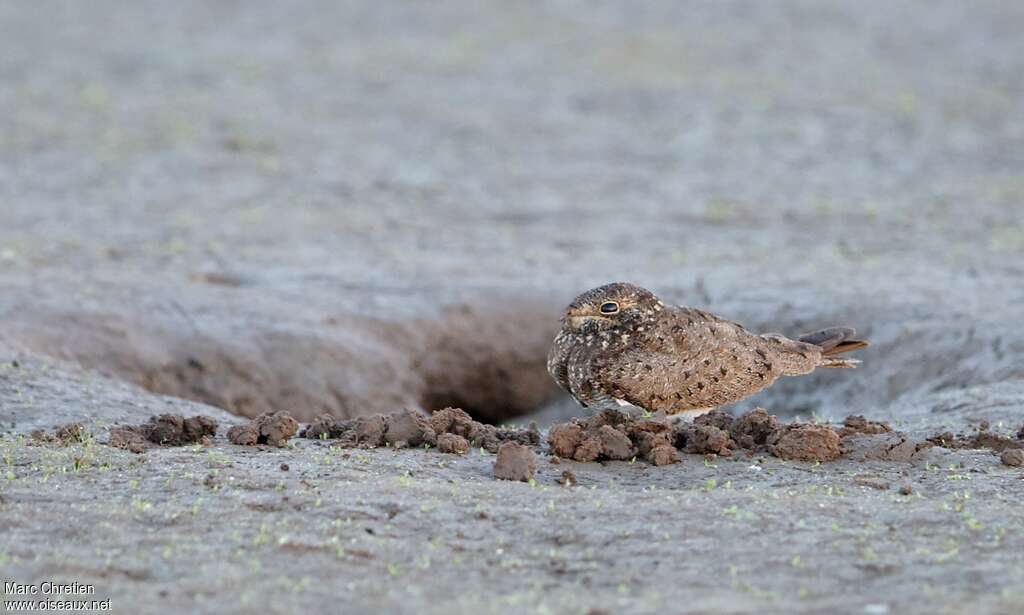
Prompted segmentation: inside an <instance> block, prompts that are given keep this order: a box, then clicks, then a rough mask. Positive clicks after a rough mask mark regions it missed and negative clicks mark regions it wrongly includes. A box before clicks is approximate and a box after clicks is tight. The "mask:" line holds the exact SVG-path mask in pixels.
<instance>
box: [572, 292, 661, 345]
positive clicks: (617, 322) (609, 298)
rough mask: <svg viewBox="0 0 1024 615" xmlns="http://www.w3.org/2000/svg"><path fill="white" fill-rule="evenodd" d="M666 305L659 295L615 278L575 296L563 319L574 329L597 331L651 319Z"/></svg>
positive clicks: (578, 330) (589, 331) (585, 331)
mask: <svg viewBox="0 0 1024 615" xmlns="http://www.w3.org/2000/svg"><path fill="white" fill-rule="evenodd" d="M664 309H665V304H663V303H662V302H661V300H660V299H658V297H657V296H656V295H655V294H654V293H652V292H651V291H649V290H647V289H646V288H641V287H639V286H636V285H635V284H629V283H627V282H614V283H612V284H605V285H604V286H598V287H597V288H593V289H591V290H588V291H587V292H585V293H583V294H582V295H580V296H578V297H576V298H575V299H574V300H573V302H572V303H570V304H569V307H568V308H567V309H566V310H565V316H563V317H562V323H563V325H564V326H565V327H568V328H569V329H571V330H572V331H575V332H577V333H587V334H589V333H597V332H599V331H606V330H611V329H616V328H619V327H624V326H636V325H640V324H642V323H643V322H645V321H649V320H653V319H654V318H656V317H657V316H658V314H659V313H660V312H661V311H662V310H664Z"/></svg>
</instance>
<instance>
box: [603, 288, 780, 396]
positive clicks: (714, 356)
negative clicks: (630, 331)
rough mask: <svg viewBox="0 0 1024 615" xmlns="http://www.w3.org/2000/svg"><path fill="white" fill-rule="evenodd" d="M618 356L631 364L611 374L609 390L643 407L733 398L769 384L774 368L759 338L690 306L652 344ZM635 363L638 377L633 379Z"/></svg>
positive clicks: (677, 315)
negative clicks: (621, 371) (637, 367)
mask: <svg viewBox="0 0 1024 615" xmlns="http://www.w3.org/2000/svg"><path fill="white" fill-rule="evenodd" d="M623 358H624V359H625V363H626V364H627V365H632V366H634V367H633V368H632V369H627V370H626V371H625V372H624V373H617V374H615V375H614V377H613V378H612V379H611V382H610V384H611V389H612V390H611V391H610V393H611V394H612V395H614V396H616V397H621V398H623V399H625V400H627V401H629V402H630V403H633V404H636V405H639V406H643V407H646V408H648V409H649V410H654V409H660V408H666V409H668V410H670V411H678V410H680V409H687V408H706V407H713V406H719V405H722V404H726V403H731V402H733V401H738V400H739V399H742V398H744V397H746V396H747V395H750V394H751V393H753V392H755V391H758V390H760V389H762V388H764V387H766V386H768V385H769V384H771V383H772V382H773V381H774V380H775V378H776V377H777V371H778V366H777V365H776V363H777V361H775V360H774V357H773V353H772V352H771V350H770V348H767V344H766V343H765V341H764V340H762V339H761V338H760V337H759V336H755V335H753V334H751V333H750V332H749V331H747V330H746V329H745V328H744V327H743V326H742V325H740V324H738V323H735V322H732V321H729V320H725V319H724V318H719V317H717V316H715V315H713V314H709V313H707V312H703V311H701V310H696V309H692V308H678V311H677V312H676V313H675V314H673V315H672V319H671V320H670V321H668V322H667V323H666V324H665V325H664V328H663V329H661V330H660V331H659V337H658V343H656V344H652V345H651V346H648V347H647V348H644V349H638V350H637V351H634V352H631V353H628V356H625V357H623ZM636 366H639V370H642V371H641V372H640V374H641V376H640V378H636V377H634V375H635V374H636V373H637V369H636Z"/></svg>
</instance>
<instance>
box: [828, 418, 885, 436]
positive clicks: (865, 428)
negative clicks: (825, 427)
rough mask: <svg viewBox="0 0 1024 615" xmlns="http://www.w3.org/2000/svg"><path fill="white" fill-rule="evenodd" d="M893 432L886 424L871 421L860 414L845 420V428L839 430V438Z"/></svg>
mask: <svg viewBox="0 0 1024 615" xmlns="http://www.w3.org/2000/svg"><path fill="white" fill-rule="evenodd" d="M890 431H892V428H891V427H889V425H888V424H886V423H879V422H878V421H869V420H867V419H866V418H864V417H863V416H861V415H859V414H851V415H850V416H848V417H846V418H845V419H843V426H842V427H841V428H840V429H839V437H840V438H845V437H847V436H852V435H855V434H864V435H876V434H882V433H887V432H890Z"/></svg>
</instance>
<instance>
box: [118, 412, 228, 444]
mask: <svg viewBox="0 0 1024 615" xmlns="http://www.w3.org/2000/svg"><path fill="white" fill-rule="evenodd" d="M215 433H217V421H215V420H213V419H211V418H210V417H208V416H202V415H196V416H193V417H191V418H185V417H183V416H181V415H180V414H161V415H160V416H155V417H153V418H151V419H149V422H147V423H143V424H142V425H123V426H119V427H113V428H111V430H110V440H109V441H108V442H107V444H108V445H109V446H115V447H118V448H125V449H128V450H130V451H132V452H133V453H141V452H143V451H144V450H146V447H147V446H148V445H149V444H158V445H161V446H184V445H186V444H195V443H197V442H208V441H209V438H210V437H211V436H213V435H214V434H215Z"/></svg>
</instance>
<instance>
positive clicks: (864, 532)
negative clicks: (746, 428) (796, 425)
mask: <svg viewBox="0 0 1024 615" xmlns="http://www.w3.org/2000/svg"><path fill="white" fill-rule="evenodd" d="M279 4H280V6H279ZM1022 28H1024V11H1022V10H1021V9H1020V8H1019V7H1016V6H1014V5H1013V4H1012V3H1005V2H975V3H971V4H970V6H967V5H964V4H963V3H955V2H910V3H899V5H898V6H894V5H893V4H892V3H886V2H868V3H859V4H857V5H852V4H847V3H838V2H836V3H833V2H824V3H823V2H818V1H815V2H810V1H809V2H791V3H784V4H783V3H755V2H713V3H712V2H706V3H675V2H656V3H645V4H644V6H643V8H638V7H637V6H634V4H633V3H616V2H586V3H584V2H570V1H566V2H543V3H541V2H520V3H513V4H508V3H500V4H499V3H488V2H461V1H458V2H442V3H429V4H422V5H420V4H416V5H410V6H404V5H400V4H398V3H375V2H365V3H362V2H346V3H335V2H318V3H316V2H311V3H301V4H288V5H287V6H284V5H283V4H282V3H271V2H249V3H245V4H233V3H187V2H183V3H175V4H174V5H173V6H171V5H167V4H166V3H157V2H152V3H146V2H138V3H133V4H130V5H124V4H115V3H109V4H108V3H104V2H90V3H70V2H69V3H54V4H52V5H51V4H48V3H5V4H2V5H0V79H2V82H3V87H0V111H2V113H0V431H2V432H4V433H5V435H4V436H3V439H2V440H0V451H2V453H3V457H2V460H3V465H0V475H2V476H0V478H3V480H0V519H2V524H3V528H4V529H3V531H2V532H0V577H2V579H3V580H12V581H17V582H22V583H30V582H39V581H41V580H44V579H58V580H62V581H79V582H87V583H94V584H95V586H96V590H97V594H98V595H101V596H103V597H110V598H111V600H112V604H113V606H114V608H115V610H116V611H118V612H163V611H166V610H172V609H173V610H182V611H195V612H198V611H204V612H206V611H212V610H217V611H237V612H249V611H251V610H252V609H253V608H256V607H259V608H261V609H263V610H265V611H268V612H291V611H293V610H296V609H298V608H305V609H307V610H311V611H330V612H338V611H342V612H376V611H379V612H446V613H451V612H457V613H461V612H480V611H484V612H491V611H503V612H524V613H525V612H528V613H544V612H551V613H574V612H575V613H586V612H588V611H589V610H590V609H600V610H604V611H606V612H609V613H626V612H629V613H637V612H654V611H662V612H668V613H672V612H695V613H696V612H699V613H744V612H752V611H758V612H780V613H819V612H823V611H829V612H850V613H910V612H948V613H967V612H970V613H986V612H987V613H1011V612H1020V611H1022V610H1024V590H1022V588H1024V560H1022V558H1021V556H1020V553H1021V552H1022V547H1024V510H1022V508H1021V506H1020V502H1021V499H1022V496H1024V480H1021V479H1022V477H1024V474H1022V471H1021V469H1020V468H1010V467H1007V466H1004V465H1001V464H1000V463H999V459H998V457H997V456H996V455H995V454H994V453H993V452H992V451H990V450H986V449H981V450H956V451H952V450H947V449H941V448H935V449H932V450H930V451H929V452H928V453H927V455H925V456H922V457H921V458H916V459H914V460H912V461H909V462H907V461H903V462H899V461H891V460H890V461H879V460H875V461H865V462H861V461H857V460H856V458H855V457H856V456H855V455H848V456H847V457H845V458H844V459H842V460H840V461H837V462H831V463H825V464H820V465H818V464H809V463H797V462H783V461H781V460H778V459H775V458H773V457H770V456H766V457H765V458H764V460H763V463H758V462H757V459H756V458H752V459H748V458H746V457H744V456H742V455H741V456H737V457H736V458H733V459H714V460H710V461H708V460H705V459H704V458H703V457H700V456H697V455H684V458H683V460H682V463H680V464H676V465H672V466H667V467H660V468H655V467H652V466H649V465H646V464H644V463H640V462H636V463H629V462H606V463H575V462H565V461H563V462H562V463H561V464H557V465H555V464H550V463H549V462H548V457H547V455H546V454H544V452H543V451H540V453H541V462H540V470H539V473H538V476H537V479H536V484H535V485H533V486H531V485H527V484H518V483H508V482H499V481H495V480H493V478H492V477H491V466H492V464H493V456H491V455H488V454H481V453H480V451H479V449H474V450H472V451H471V453H470V454H469V455H468V456H466V457H459V456H452V455H442V454H440V453H438V452H436V451H424V450H401V451H393V450H380V449H378V450H373V451H358V450H348V449H339V448H337V447H332V446H331V445H330V443H329V442H318V441H308V440H293V441H292V443H291V445H290V446H289V447H288V448H285V449H273V450H262V449H253V448H243V447H236V446H233V445H230V444H228V443H227V442H226V440H225V439H224V435H223V434H224V431H225V430H224V428H225V427H226V426H227V425H229V424H231V423H233V422H239V421H240V419H239V418H238V417H237V416H236V415H244V416H249V417H251V416H255V415H257V414H259V413H261V412H263V411H266V410H277V409H286V410H288V411H290V412H291V413H292V414H294V415H295V416H296V418H298V419H300V420H301V421H308V420H310V419H312V418H313V417H314V416H316V415H317V414H320V413H323V412H327V413H331V414H334V415H336V416H356V415H361V414H367V413H371V412H391V411H394V410H396V409H398V408H402V407H410V408H419V409H423V410H434V409H437V408H439V407H443V406H446V405H457V406H461V407H463V408H466V409H467V410H469V411H470V412H472V413H473V414H474V416H476V417H478V418H481V419H484V420H489V421H495V422H497V421H511V422H515V423H525V422H527V421H529V420H537V421H538V422H539V423H540V424H541V426H542V427H543V426H546V425H549V424H551V423H552V422H555V421H560V420H565V419H566V418H567V417H569V416H571V415H572V414H574V413H577V412H578V410H577V409H576V408H574V407H573V406H572V405H571V404H569V403H567V401H566V400H565V399H564V398H563V397H562V396H560V395H559V393H558V391H557V389H556V388H555V387H554V386H553V385H552V384H551V383H550V381H549V379H548V377H547V375H546V374H545V373H544V370H543V359H544V353H545V352H546V350H547V345H548V343H549V341H550V337H551V336H552V334H553V332H554V330H555V328H556V327H557V317H558V315H559V311H560V310H561V308H562V307H563V306H564V304H565V303H567V302H568V300H569V299H570V298H571V297H572V296H573V295H575V294H576V293H578V292H580V291H582V290H585V289H586V288H589V287H591V286H594V285H597V284H600V283H604V282H608V281H612V280H630V281H634V282H637V283H641V284H644V285H646V286H648V287H650V288H652V289H654V290H655V291H657V292H659V293H660V294H661V295H663V296H664V297H665V298H666V299H669V300H673V301H678V302H683V303H687V304H690V305H696V306H700V307H703V308H707V309H711V310H713V311H716V312H719V313H721V314H723V315H726V316H728V317H730V318H733V319H736V320H739V321H741V322H743V323H744V324H746V325H748V326H749V327H751V328H754V329H763V330H777V331H782V332H785V333H799V332H802V331H806V330H812V329H815V328H818V327H822V326H827V325H833V324H849V325H853V326H855V327H857V328H858V330H859V332H860V333H861V334H862V335H864V336H866V337H868V338H869V339H871V340H872V342H873V344H874V345H873V346H872V348H871V349H870V350H869V351H868V352H866V353H862V358H863V359H864V361H865V363H864V365H863V366H862V368H861V369H859V370H857V371H855V372H849V371H841V372H839V373H835V372H830V373H825V374H820V375H814V376H812V377H807V378H801V379H793V380H791V381H786V382H781V383H779V384H777V385H776V386H775V387H773V388H772V389H771V390H769V391H767V392H765V393H763V394H761V395H759V396H757V397H755V398H754V399H752V400H750V401H749V402H747V403H746V404H741V405H740V407H739V408H737V410H742V409H744V408H746V407H749V406H751V405H754V404H757V405H762V406H765V407H767V408H768V409H769V410H770V411H771V412H773V413H775V414H778V415H780V416H784V417H799V418H802V419H804V420H807V419H810V418H812V417H817V418H818V419H819V420H822V421H828V420H832V421H835V420H838V419H840V418H841V417H843V416H845V415H847V414H850V413H862V414H865V415H867V416H868V417H869V418H873V419H880V420H881V419H884V420H889V421H891V422H892V423H893V425H894V427H897V428H899V429H901V430H904V431H906V432H907V433H908V434H912V435H914V437H925V436H927V435H931V434H934V433H937V432H940V431H944V430H946V429H952V430H954V431H961V432H963V431H967V430H970V429H973V428H974V427H975V426H977V425H979V424H980V423H981V422H982V421H988V422H989V424H990V425H991V429H992V430H993V431H997V432H1000V433H1005V434H1012V433H1013V432H1014V431H1015V430H1016V429H1017V428H1019V427H1020V425H1021V423H1024V367H1022V362H1021V357H1022V356H1024V333H1022V331H1021V329H1020V326H1019V323H1020V317H1021V314H1024V284H1022V283H1021V282H1022V274H1024V265H1022V264H1021V263H1024V112H1022V111H1021V106H1020V104H1019V101H1020V99H1021V95H1022V94H1024V81H1022V78H1021V75H1024V39H1022V38H1021V37H1020V36H1019V32H1021V30H1022ZM164 412H179V413H184V414H188V415H191V414H205V415H208V416H212V417H215V418H217V419H218V420H219V421H220V422H221V431H220V432H219V435H218V436H217V437H216V438H215V439H214V441H213V442H212V444H211V445H210V446H208V447H204V446H186V447H180V448H173V449H172V448H155V449H152V450H150V451H148V452H146V453H145V454H143V455H134V454H132V453H129V452H126V451H121V450H117V449H111V448H109V447H106V446H104V445H103V444H101V443H102V442H105V441H106V430H107V427H109V426H110V425H113V424H116V423H122V422H131V423H139V422H142V421H144V420H145V419H146V418H147V417H149V416H153V415H156V414H160V413H164ZM73 420H74V421H84V422H85V423H86V424H87V426H88V427H89V429H90V430H91V431H92V432H93V433H95V434H96V436H95V439H89V440H87V441H86V442H85V443H77V444H73V445H70V446H66V447H65V446H61V445H58V444H45V445H31V442H30V439H28V438H27V434H28V433H29V432H30V431H31V430H33V429H35V428H39V427H45V428H52V427H54V426H56V425H60V424H63V423H67V422H69V421H73ZM282 464H287V466H288V468H289V469H288V470H287V471H285V470H282V469H281V465H282ZM566 467H571V468H572V469H573V471H574V472H575V474H576V475H577V477H578V479H579V485H578V486H576V487H574V488H564V487H561V486H559V485H558V484H557V480H558V478H559V477H560V476H561V473H562V471H563V470H564V469H566ZM755 467H757V468H761V469H752V468H755ZM709 481H713V482H709ZM872 485H873V486H872ZM905 485H906V486H910V487H911V494H910V495H901V494H900V493H899V489H900V487H903V486H905ZM879 486H887V487H888V488H886V489H879V488H877V487H879Z"/></svg>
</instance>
